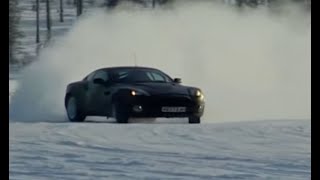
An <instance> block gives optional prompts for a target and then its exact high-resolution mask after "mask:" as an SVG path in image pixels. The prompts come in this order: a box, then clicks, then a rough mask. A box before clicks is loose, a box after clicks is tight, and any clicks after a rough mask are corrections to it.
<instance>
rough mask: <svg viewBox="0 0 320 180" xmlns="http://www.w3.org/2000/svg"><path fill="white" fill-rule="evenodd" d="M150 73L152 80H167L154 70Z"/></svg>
mask: <svg viewBox="0 0 320 180" xmlns="http://www.w3.org/2000/svg"><path fill="white" fill-rule="evenodd" d="M151 75H152V77H153V80H154V81H165V82H167V80H166V78H165V77H163V76H161V75H160V74H158V73H156V72H152V73H151Z"/></svg>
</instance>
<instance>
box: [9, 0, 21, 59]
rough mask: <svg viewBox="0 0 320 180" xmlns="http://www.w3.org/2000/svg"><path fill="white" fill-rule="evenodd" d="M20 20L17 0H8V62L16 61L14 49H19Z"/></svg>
mask: <svg viewBox="0 0 320 180" xmlns="http://www.w3.org/2000/svg"><path fill="white" fill-rule="evenodd" d="M19 20H20V15H19V9H18V0H9V63H11V64H14V63H17V59H16V57H15V53H14V51H17V50H19V49H20V44H19V41H18V40H19V38H21V37H22V33H21V32H20V31H19V29H18V24H19Z"/></svg>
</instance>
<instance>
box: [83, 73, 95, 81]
mask: <svg viewBox="0 0 320 180" xmlns="http://www.w3.org/2000/svg"><path fill="white" fill-rule="evenodd" d="M95 73H96V72H92V73H90V74H89V75H87V76H86V77H85V78H84V79H83V80H85V81H92V80H93V76H94V75H95Z"/></svg>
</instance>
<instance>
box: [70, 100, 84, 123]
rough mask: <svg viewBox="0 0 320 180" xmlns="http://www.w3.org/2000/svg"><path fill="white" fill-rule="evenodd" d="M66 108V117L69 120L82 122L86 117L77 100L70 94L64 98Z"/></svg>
mask: <svg viewBox="0 0 320 180" xmlns="http://www.w3.org/2000/svg"><path fill="white" fill-rule="evenodd" d="M66 110H67V115H68V119H69V121H71V122H83V121H84V120H85V118H86V115H85V113H83V111H82V110H81V108H80V104H79V101H78V100H77V98H76V97H74V96H72V95H70V96H69V97H67V99H66Z"/></svg>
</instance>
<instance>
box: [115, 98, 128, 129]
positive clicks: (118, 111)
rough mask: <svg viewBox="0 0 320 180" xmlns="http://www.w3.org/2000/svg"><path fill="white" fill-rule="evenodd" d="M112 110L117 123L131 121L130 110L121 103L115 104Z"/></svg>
mask: <svg viewBox="0 0 320 180" xmlns="http://www.w3.org/2000/svg"><path fill="white" fill-rule="evenodd" d="M112 111H113V113H112V114H113V117H114V118H115V119H116V121H117V123H121V124H126V123H128V122H129V115H128V112H126V110H125V109H124V107H123V106H122V105H121V104H119V103H116V104H113V105H112Z"/></svg>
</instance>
